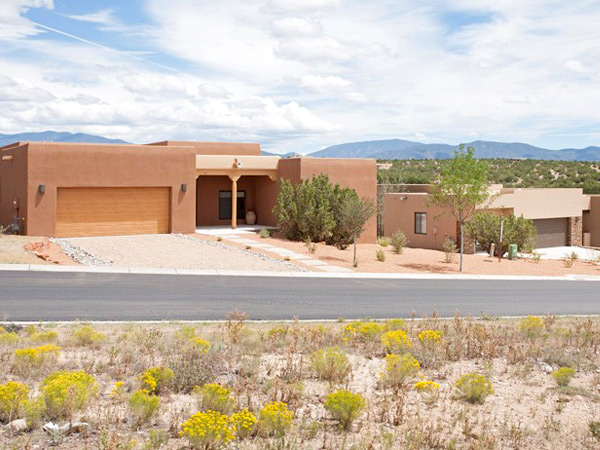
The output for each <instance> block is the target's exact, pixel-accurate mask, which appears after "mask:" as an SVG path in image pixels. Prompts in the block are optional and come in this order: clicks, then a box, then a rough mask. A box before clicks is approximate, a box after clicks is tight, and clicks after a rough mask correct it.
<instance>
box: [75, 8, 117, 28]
mask: <svg viewBox="0 0 600 450" xmlns="http://www.w3.org/2000/svg"><path fill="white" fill-rule="evenodd" d="M114 14H115V11H114V10H113V9H103V10H100V11H96V12H93V13H89V14H66V15H65V17H68V18H69V19H73V20H79V21H81V22H89V23H96V24H101V25H115V24H117V23H118V22H117V20H116V19H115V17H114Z"/></svg>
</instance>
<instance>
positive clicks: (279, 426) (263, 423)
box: [258, 402, 294, 436]
mask: <svg viewBox="0 0 600 450" xmlns="http://www.w3.org/2000/svg"><path fill="white" fill-rule="evenodd" d="M293 419H294V413H293V412H292V411H290V410H289V409H288V407H287V404H286V403H283V402H271V403H267V404H266V405H265V406H264V408H263V409H261V411H260V415H259V419H258V427H259V430H260V432H261V433H262V434H264V435H266V436H283V435H285V433H286V432H287V431H288V430H289V429H290V427H291V426H292V420H293Z"/></svg>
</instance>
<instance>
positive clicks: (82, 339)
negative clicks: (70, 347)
mask: <svg viewBox="0 0 600 450" xmlns="http://www.w3.org/2000/svg"><path fill="white" fill-rule="evenodd" d="M73 337H74V338H75V342H76V343H77V344H78V345H93V344H97V343H99V342H102V341H103V340H104V339H106V335H105V334H102V333H100V332H98V331H96V330H94V328H92V327H91V326H89V325H84V326H82V327H80V328H78V329H76V330H74V331H73Z"/></svg>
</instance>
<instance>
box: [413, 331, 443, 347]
mask: <svg viewBox="0 0 600 450" xmlns="http://www.w3.org/2000/svg"><path fill="white" fill-rule="evenodd" d="M443 334H444V333H442V332H441V331H434V330H424V331H421V332H420V333H419V335H418V338H419V341H421V342H422V343H423V344H425V345H428V344H435V343H437V342H440V341H441V340H442V336H443Z"/></svg>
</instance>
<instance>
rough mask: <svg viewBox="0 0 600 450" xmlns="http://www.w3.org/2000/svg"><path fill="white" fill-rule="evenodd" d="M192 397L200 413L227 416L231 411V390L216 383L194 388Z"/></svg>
mask: <svg viewBox="0 0 600 450" xmlns="http://www.w3.org/2000/svg"><path fill="white" fill-rule="evenodd" d="M193 392H194V395H195V396H196V399H197V401H198V409H199V410H200V411H217V412H220V413H221V414H229V413H230V412H231V411H232V410H233V403H234V402H233V397H232V396H231V390H230V389H228V388H226V387H223V386H221V385H220V384H217V383H210V384H205V385H204V386H202V387H200V386H196V387H195V388H194V391H193Z"/></svg>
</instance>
